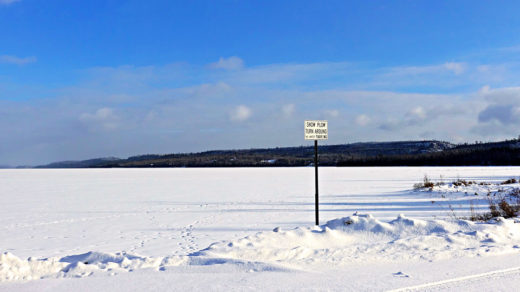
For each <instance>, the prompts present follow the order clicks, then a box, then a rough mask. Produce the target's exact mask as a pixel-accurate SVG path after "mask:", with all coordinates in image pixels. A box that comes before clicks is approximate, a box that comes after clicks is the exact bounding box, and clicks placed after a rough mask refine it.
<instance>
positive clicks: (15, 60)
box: [0, 55, 37, 65]
mask: <svg viewBox="0 0 520 292" xmlns="http://www.w3.org/2000/svg"><path fill="white" fill-rule="evenodd" d="M36 61H37V59H36V57H33V56H31V57H25V58H20V57H17V56H10V55H1V56H0V63H5V64H15V65H25V64H29V63H34V62H36Z"/></svg>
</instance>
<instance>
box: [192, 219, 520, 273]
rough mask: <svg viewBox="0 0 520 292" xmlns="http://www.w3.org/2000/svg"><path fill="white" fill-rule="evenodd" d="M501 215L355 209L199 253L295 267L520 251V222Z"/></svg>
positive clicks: (223, 244)
mask: <svg viewBox="0 0 520 292" xmlns="http://www.w3.org/2000/svg"><path fill="white" fill-rule="evenodd" d="M518 223H519V222H518V221H515V220H513V219H503V218H499V219H497V220H495V221H490V222H487V223H475V222H471V221H466V220H455V221H448V220H417V219H410V218H406V217H405V216H404V215H400V216H399V217H398V218H397V219H395V220H392V221H390V222H382V221H380V220H377V219H375V218H374V217H373V216H371V215H369V214H368V215H353V216H350V217H345V218H341V219H336V220H332V221H329V222H327V224H325V225H323V226H321V227H315V228H296V229H294V230H289V231H281V230H279V229H275V230H274V231H273V232H267V233H266V232H263V233H257V234H256V235H254V236H248V237H245V238H242V239H240V240H237V241H232V242H220V243H215V244H213V245H211V246H210V247H209V248H207V249H205V250H202V251H200V252H199V253H197V255H199V256H208V257H223V258H234V259H241V260H260V261H265V262H277V263H284V264H287V265H291V266H294V267H303V268H304V267H305V266H306V265H314V264H324V265H327V266H330V265H347V264H349V263H352V262H364V263H370V262H375V261H378V262H380V261H402V260H440V259H446V258H452V257H460V256H470V257H471V256H482V255H491V254H501V253H507V252H515V251H520V249H519V246H520V224H518Z"/></svg>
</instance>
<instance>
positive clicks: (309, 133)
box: [305, 120, 328, 225]
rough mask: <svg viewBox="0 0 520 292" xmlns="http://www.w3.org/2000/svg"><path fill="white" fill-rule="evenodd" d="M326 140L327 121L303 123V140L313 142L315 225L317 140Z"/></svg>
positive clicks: (317, 216) (317, 192) (316, 205)
mask: <svg viewBox="0 0 520 292" xmlns="http://www.w3.org/2000/svg"><path fill="white" fill-rule="evenodd" d="M327 139H328V122H327V121H310V120H309V121H305V140H314V185H315V187H316V194H315V196H314V209H315V215H316V225H320V215H319V203H318V202H319V201H318V200H319V190H318V140H327Z"/></svg>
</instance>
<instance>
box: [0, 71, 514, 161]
mask: <svg viewBox="0 0 520 292" xmlns="http://www.w3.org/2000/svg"><path fill="white" fill-rule="evenodd" d="M446 64H449V63H446V62H444V63H442V64H438V65H432V66H434V67H435V68H437V69H435V70H431V71H430V73H428V74H426V73H425V75H421V74H419V75H417V76H416V77H414V78H418V79H416V80H418V81H421V82H430V84H433V85H435V83H439V84H440V85H439V86H441V85H442V83H443V82H444V80H446V79H449V82H453V80H454V79H455V80H456V82H469V81H472V80H473V81H474V80H488V81H489V82H482V83H481V82H480V81H478V82H474V83H470V84H471V87H473V89H472V90H466V91H464V92H462V93H430V92H420V91H414V90H413V87H410V86H413V85H409V84H408V83H413V82H411V81H410V80H409V79H412V80H413V79H414V78H410V76H408V77H405V78H401V77H402V76H401V77H400V78H397V77H395V76H389V75H385V74H386V73H388V72H393V70H394V69H395V68H376V69H370V68H362V66H361V65H353V64H349V63H344V62H339V63H329V62H324V63H312V64H271V65H264V66H253V67H242V68H241V69H240V70H238V71H233V70H223V69H222V70H208V67H207V66H198V67H197V66H195V65H190V64H169V65H164V66H142V67H138V66H117V67H104V68H92V69H88V70H86V72H84V75H83V76H81V77H82V78H81V79H80V80H79V81H77V83H76V84H75V85H72V86H69V87H67V88H61V89H52V90H48V91H47V92H44V93H42V95H45V96H53V95H54V97H52V98H46V99H33V100H30V101H26V102H25V101H19V102H16V103H9V102H7V101H6V100H2V99H0V139H1V140H2V141H3V143H1V144H0V161H1V162H2V163H9V164H19V163H31V160H32V161H39V162H49V161H53V160H63V159H81V158H91V157H96V156H107V155H114V156H129V155H135V154H140V153H172V152H190V151H203V150H209V149H225V148H242V147H245V148H248V147H272V146H281V145H299V144H301V143H305V141H302V139H301V131H302V129H301V121H303V120H305V119H308V118H309V117H316V118H317V119H318V118H320V119H321V118H326V119H330V127H331V132H330V137H329V139H330V140H329V141H328V143H331V144H333V143H344V142H345V141H349V142H357V141H371V140H399V139H443V140H449V141H457V142H458V141H472V140H479V139H482V137H487V138H493V139H499V138H504V137H510V135H511V134H514V132H515V131H517V129H516V125H517V124H518V123H519V122H520V120H517V116H518V115H520V110H517V108H520V89H518V88H517V87H512V86H510V87H507V86H497V85H496V83H494V81H493V80H492V79H489V78H484V77H483V76H485V75H479V76H481V79H478V78H477V79H473V78H472V76H473V75H472V74H491V75H493V73H490V72H488V71H487V70H490V71H493V70H494V69H493V68H495V67H496V66H495V65H496V64H485V65H482V66H489V67H488V68H481V69H480V70H481V71H483V72H484V73H478V72H477V71H478V70H477V66H478V65H477V64H469V63H464V64H465V65H464V66H463V67H464V68H465V69H464V71H462V73H460V74H459V75H457V74H456V72H455V71H456V70H459V69H457V66H458V65H453V64H451V65H446ZM417 67H421V66H417ZM441 67H442V68H441ZM396 68H402V67H396ZM439 68H441V69H439ZM509 68H512V67H509ZM414 70H416V71H419V72H425V71H424V70H423V69H417V68H416V69H414ZM412 71H413V70H412ZM426 71H427V70H426ZM431 72H434V73H431ZM475 72H477V73H475ZM507 72H512V71H504V74H505V76H508V74H509V73H507ZM506 73H507V74H506ZM513 75H514V74H513ZM192 76H196V77H192ZM360 76H361V77H360ZM441 77H442V78H441ZM355 78H358V79H355ZM511 78H512V77H511ZM400 79H405V80H404V81H402V83H399V81H400ZM360 80H362V81H364V82H365V83H364V87H362V86H360V85H359V84H361V82H360ZM473 81H472V82H473ZM406 82H408V83H406ZM447 82H448V81H447ZM384 83H386V84H389V85H381V84H384ZM308 84H311V85H308ZM396 84H397V85H396ZM450 84H451V83H450ZM477 84H478V86H477ZM486 84H489V86H484V87H483V85H486ZM3 86H5V84H3ZM359 87H361V88H359ZM365 87H366V88H365ZM380 88H383V89H380ZM430 90H431V89H430ZM432 91H434V92H435V88H434V89H433V90H432ZM517 111H518V112H517ZM27 116H31V117H34V119H31V120H29V119H27V118H26V117H27ZM34 120H38V121H39V122H38V123H34V122H33V121H34ZM251 121H254V123H252V122H251ZM274 127H276V135H273V128H274ZM181 133H182V134H181ZM508 135H509V136H508ZM516 135H517V134H516ZM345 139H347V140H345ZM143 141H146V143H143ZM21 145H23V147H22V146H21ZM86 145H88V147H87V146H86ZM23 159H25V160H23ZM42 159H45V161H41V160H42Z"/></svg>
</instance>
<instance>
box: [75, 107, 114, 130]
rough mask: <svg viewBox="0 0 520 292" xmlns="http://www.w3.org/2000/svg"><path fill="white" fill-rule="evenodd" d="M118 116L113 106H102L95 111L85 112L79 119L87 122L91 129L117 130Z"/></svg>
mask: <svg viewBox="0 0 520 292" xmlns="http://www.w3.org/2000/svg"><path fill="white" fill-rule="evenodd" d="M117 119H118V117H117V116H116V115H115V114H114V111H113V110H112V109H111V108H107V107H104V108H100V109H98V110H97V111H96V112H95V113H93V114H91V113H83V114H81V115H80V116H79V120H80V121H81V122H83V123H85V124H86V125H87V126H88V127H89V128H90V129H91V130H95V129H98V128H101V129H102V130H115V129H116V128H117V126H118V125H117Z"/></svg>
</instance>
